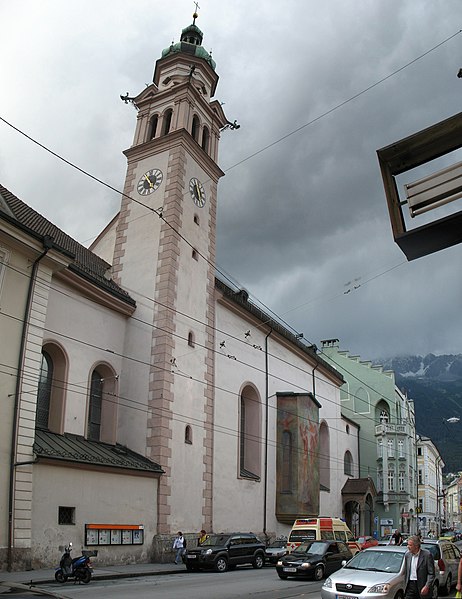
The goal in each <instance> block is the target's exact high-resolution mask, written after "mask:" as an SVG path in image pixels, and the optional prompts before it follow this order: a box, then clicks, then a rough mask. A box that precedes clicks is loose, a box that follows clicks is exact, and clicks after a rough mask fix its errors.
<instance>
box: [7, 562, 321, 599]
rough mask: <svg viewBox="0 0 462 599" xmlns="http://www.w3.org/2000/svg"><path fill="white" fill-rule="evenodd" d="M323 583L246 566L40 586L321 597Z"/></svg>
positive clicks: (171, 598) (169, 594) (128, 598)
mask: <svg viewBox="0 0 462 599" xmlns="http://www.w3.org/2000/svg"><path fill="white" fill-rule="evenodd" d="M321 584H322V583H321V582H314V581H311V580H307V581H301V580H295V579H294V580H280V579H279V578H278V576H277V574H276V571H275V569H274V568H270V567H267V568H263V569H262V570H254V569H253V568H248V567H242V568H237V569H236V570H235V571H233V572H225V573H223V574H217V573H215V572H193V573H190V572H186V571H185V572H184V574H175V575H172V576H168V575H167V576H145V577H140V578H123V579H117V580H92V581H91V582H90V583H89V584H88V585H74V584H73V583H67V584H64V585H58V584H50V585H46V586H45V585H40V588H41V589H43V590H50V591H52V592H53V593H59V594H62V596H63V597H68V598H70V599H133V597H136V598H137V599H148V598H149V599H152V597H161V598H162V599H178V598H180V597H188V599H204V597H207V598H208V599H218V598H219V599H238V598H242V597H252V598H254V599H260V598H261V599H289V598H298V597H310V599H319V598H320V589H321ZM35 596H37V595H35ZM15 597H16V599H22V598H24V599H25V598H26V597H27V598H28V599H30V597H32V594H29V593H28V594H24V593H21V594H15Z"/></svg>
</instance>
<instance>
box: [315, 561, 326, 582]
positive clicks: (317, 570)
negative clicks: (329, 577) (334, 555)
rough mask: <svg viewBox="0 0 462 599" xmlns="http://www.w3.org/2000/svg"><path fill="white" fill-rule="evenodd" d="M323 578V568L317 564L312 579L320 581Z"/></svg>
mask: <svg viewBox="0 0 462 599" xmlns="http://www.w3.org/2000/svg"><path fill="white" fill-rule="evenodd" d="M323 578H324V568H323V566H321V564H318V565H317V566H316V568H315V569H314V579H315V580H322V579H323Z"/></svg>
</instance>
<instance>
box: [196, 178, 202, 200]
mask: <svg viewBox="0 0 462 599" xmlns="http://www.w3.org/2000/svg"><path fill="white" fill-rule="evenodd" d="M196 197H197V199H198V200H199V199H200V197H201V192H200V189H199V185H198V184H197V181H196Z"/></svg>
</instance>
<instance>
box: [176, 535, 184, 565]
mask: <svg viewBox="0 0 462 599" xmlns="http://www.w3.org/2000/svg"><path fill="white" fill-rule="evenodd" d="M184 549H185V542H184V537H183V533H182V532H181V531H178V533H177V535H176V537H175V540H174V541H173V551H175V564H179V563H180V562H181V558H182V557H183V553H184Z"/></svg>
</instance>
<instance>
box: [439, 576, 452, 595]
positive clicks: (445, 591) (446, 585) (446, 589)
mask: <svg viewBox="0 0 462 599" xmlns="http://www.w3.org/2000/svg"><path fill="white" fill-rule="evenodd" d="M451 587H452V578H451V575H450V574H448V577H447V578H446V582H445V583H444V584H443V585H442V586H441V594H442V595H449V593H450V592H451Z"/></svg>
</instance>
